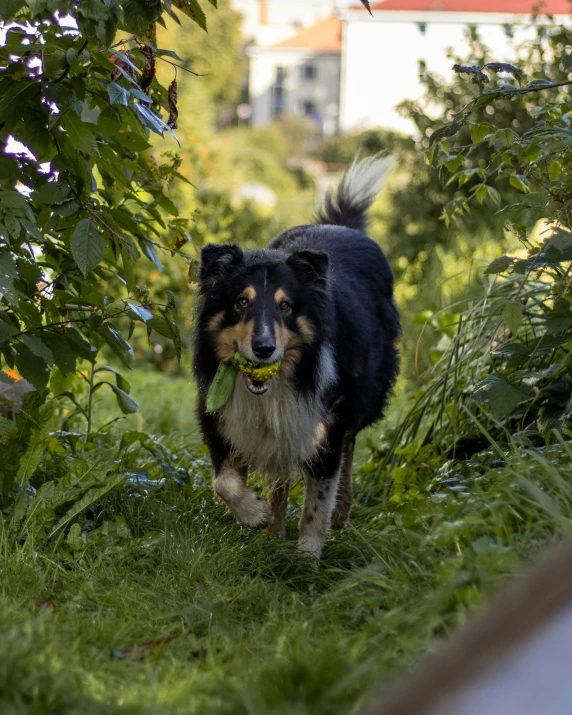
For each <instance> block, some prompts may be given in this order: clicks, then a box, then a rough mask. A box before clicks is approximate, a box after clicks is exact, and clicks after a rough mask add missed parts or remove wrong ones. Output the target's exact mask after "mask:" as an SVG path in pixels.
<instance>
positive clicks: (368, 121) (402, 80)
mask: <svg viewBox="0 0 572 715" xmlns="http://www.w3.org/2000/svg"><path fill="white" fill-rule="evenodd" d="M535 5H541V3H539V2H537V0H384V1H383V2H372V3H371V9H372V13H373V17H372V16H371V15H370V14H369V13H367V12H366V11H365V9H364V8H363V7H361V6H359V7H358V6H357V5H356V6H353V7H350V8H348V9H347V10H346V11H343V12H342V13H341V19H342V21H343V27H344V29H343V50H342V60H341V87H340V122H339V124H340V130H341V131H346V132H349V131H356V130H359V129H365V128H368V127H375V126H380V127H384V128H389V129H397V130H401V131H404V132H408V133H411V132H412V131H413V124H412V122H410V121H409V120H407V119H405V118H403V117H401V116H400V115H399V114H398V113H397V112H396V110H395V106H396V105H397V104H399V103H400V102H401V101H403V100H404V99H417V98H418V97H420V96H421V95H422V94H423V85H422V81H421V80H422V75H423V74H424V72H425V68H426V69H427V70H429V71H430V72H431V73H432V74H437V75H440V76H442V77H445V78H448V79H450V78H451V77H452V75H453V72H452V69H451V65H452V63H451V60H450V59H449V58H448V57H447V48H449V47H452V48H454V49H455V51H456V52H458V53H459V54H460V55H463V54H464V50H465V48H467V28H468V27H469V26H471V25H472V26H476V27H477V29H478V32H479V35H480V37H481V38H482V40H483V41H484V43H485V44H486V45H487V46H488V47H489V48H490V50H491V56H490V60H496V61H501V62H502V61H509V62H510V61H511V60H514V59H515V58H514V52H513V51H512V50H511V47H510V43H509V38H508V35H507V26H512V25H514V24H515V23H517V22H518V23H524V24H525V25H526V24H527V23H528V25H530V18H531V13H532V12H533V9H534V6H535ZM571 7H572V6H571V5H570V3H569V2H568V0H545V2H544V4H543V6H542V12H543V13H544V14H553V15H555V16H557V17H556V18H555V19H556V21H558V22H562V23H564V22H569V18H570V11H571ZM519 32H521V33H522V34H523V36H526V30H519ZM528 34H530V30H529V31H528Z"/></svg>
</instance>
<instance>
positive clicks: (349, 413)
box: [268, 156, 399, 431]
mask: <svg viewBox="0 0 572 715" xmlns="http://www.w3.org/2000/svg"><path fill="white" fill-rule="evenodd" d="M391 165H392V160H391V158H390V157H387V156H374V157H370V158H367V159H362V160H361V161H359V160H357V159H356V160H354V162H353V164H352V165H351V166H350V167H349V168H348V169H347V171H346V172H345V174H344V176H343V178H342V181H341V182H340V185H339V187H338V190H337V192H336V193H334V194H328V195H327V196H326V199H325V202H324V206H323V207H322V208H321V209H320V210H319V211H318V213H317V214H316V222H317V223H316V224H312V225H308V226H297V227H296V228H292V229H290V230H288V231H286V232H284V233H282V234H280V235H279V236H277V237H276V238H274V239H273V240H272V241H271V242H270V243H269V245H268V248H270V249H274V250H280V251H284V252H286V253H292V252H294V251H297V250H301V249H310V250H319V251H324V252H325V253H327V254H328V256H329V274H330V290H331V296H332V303H333V309H334V313H333V315H332V316H330V319H329V320H328V316H324V319H325V321H327V322H328V323H329V326H328V327H329V331H330V333H331V338H330V339H331V342H332V345H333V348H334V358H335V361H336V365H337V367H338V382H337V385H336V389H335V392H334V395H333V396H332V397H333V399H334V400H338V401H339V400H340V399H341V400H343V407H342V403H341V402H338V405H339V407H341V411H340V416H341V418H342V419H343V420H344V422H345V424H346V428H347V430H355V431H357V430H360V429H363V427H366V426H367V425H369V424H371V423H372V422H375V421H376V420H378V419H380V418H381V416H382V412H383V408H384V406H385V403H386V401H387V398H388V396H389V393H390V390H391V387H392V386H393V384H394V382H395V379H396V377H397V373H398V370H399V360H398V354H397V350H396V346H395V341H396V339H397V337H398V335H399V318H398V314H397V310H396V308H395V305H394V303H393V276H392V273H391V269H390V267H389V264H388V262H387V259H386V258H385V256H384V255H383V253H382V251H381V249H380V248H379V246H378V245H377V244H376V243H375V242H374V241H372V240H371V239H370V238H368V237H367V236H366V235H365V233H364V231H365V229H366V227H367V223H368V220H367V212H368V210H369V208H370V206H371V204H372V202H373V200H374V198H375V196H376V194H377V193H378V191H379V189H380V188H381V186H382V185H383V183H384V182H385V180H386V178H387V176H388V174H389V172H390V171H391Z"/></svg>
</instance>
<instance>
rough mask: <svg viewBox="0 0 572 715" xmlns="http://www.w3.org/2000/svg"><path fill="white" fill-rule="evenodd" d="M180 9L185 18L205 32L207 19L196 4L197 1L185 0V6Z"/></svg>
mask: <svg viewBox="0 0 572 715" xmlns="http://www.w3.org/2000/svg"><path fill="white" fill-rule="evenodd" d="M180 9H181V10H182V11H183V12H184V13H185V15H187V17H190V18H191V20H194V21H195V22H196V23H197V25H198V26H199V27H200V28H202V29H203V30H204V31H205V32H206V31H207V18H206V15H205V13H204V12H203V9H202V8H201V6H200V5H199V3H198V0H186V2H185V4H184V5H183V7H181V8H180Z"/></svg>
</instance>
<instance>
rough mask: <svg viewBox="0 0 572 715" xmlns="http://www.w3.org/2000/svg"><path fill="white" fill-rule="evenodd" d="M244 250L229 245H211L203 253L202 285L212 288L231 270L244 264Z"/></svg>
mask: <svg viewBox="0 0 572 715" xmlns="http://www.w3.org/2000/svg"><path fill="white" fill-rule="evenodd" d="M243 258H244V254H243V252H242V248H239V247H238V246H235V245H234V244H231V243H227V244H223V245H221V246H219V245H216V244H213V243H210V244H209V245H208V246H205V247H204V248H203V250H202V251H201V276H200V280H201V285H202V286H203V288H205V287H206V288H211V287H212V286H214V285H215V283H217V281H219V280H221V279H223V278H225V277H226V276H227V275H228V272H229V271H230V269H231V268H234V267H235V266H238V264H239V263H242V259H243Z"/></svg>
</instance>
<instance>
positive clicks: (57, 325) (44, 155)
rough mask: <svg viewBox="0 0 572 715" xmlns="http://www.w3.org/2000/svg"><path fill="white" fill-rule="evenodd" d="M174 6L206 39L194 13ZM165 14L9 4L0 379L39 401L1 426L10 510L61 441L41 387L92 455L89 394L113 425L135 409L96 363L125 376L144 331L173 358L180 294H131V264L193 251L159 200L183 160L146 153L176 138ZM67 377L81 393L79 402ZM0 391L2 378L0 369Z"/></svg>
mask: <svg viewBox="0 0 572 715" xmlns="http://www.w3.org/2000/svg"><path fill="white" fill-rule="evenodd" d="M212 4H213V5H215V6H216V0H212ZM174 5H175V6H176V7H177V8H178V9H180V10H181V11H182V12H183V13H184V14H186V15H188V16H189V17H190V18H191V19H192V20H193V21H194V22H196V23H197V24H198V25H200V26H201V27H202V28H203V29H206V21H205V16H204V13H203V11H202V9H201V8H200V6H199V4H198V2H197V0H178V1H177V2H176V3H174ZM167 15H170V16H171V17H172V18H173V19H175V20H177V16H176V13H175V10H174V9H173V8H172V7H171V4H170V3H169V4H168V5H165V6H163V5H162V4H160V3H157V4H149V3H148V2H145V1H143V0H141V1H140V0H124V1H121V2H118V1H117V0H112V2H101V1H100V0H86V2H82V3H80V4H77V3H74V2H70V1H69V0H55V1H52V0H48V1H41V2H24V0H12V1H11V2H9V3H7V4H5V5H4V8H3V22H2V27H3V29H4V30H6V33H7V34H6V44H5V45H4V46H3V47H2V48H1V49H0V130H1V136H2V140H3V151H2V154H1V155H0V355H1V357H0V367H8V368H10V369H11V370H13V369H16V370H17V372H18V374H19V375H21V376H23V377H24V378H26V379H27V380H28V381H29V382H30V383H32V385H33V386H34V387H35V389H36V392H35V393H33V394H32V395H28V396H27V398H26V403H25V405H24V409H23V410H22V412H21V413H20V414H19V415H18V419H17V421H16V424H15V425H14V424H13V423H10V422H8V421H7V420H6V419H4V418H1V419H0V437H2V438H3V439H2V441H1V443H0V482H1V484H2V499H3V504H4V505H5V506H6V505H7V504H8V503H10V501H11V500H12V498H14V497H15V495H16V494H20V495H24V497H26V494H27V493H26V491H25V487H26V485H27V484H28V482H29V480H30V477H31V475H32V474H33V472H34V470H35V469H37V467H38V465H39V464H40V461H41V459H42V456H43V454H44V453H45V450H46V445H47V443H48V442H50V440H52V441H53V439H55V438H54V437H50V436H49V433H50V427H51V429H52V430H53V429H54V421H53V413H54V410H55V409H56V408H55V406H54V404H53V403H51V402H50V403H46V404H44V403H45V400H46V397H47V395H48V391H49V390H51V392H52V394H56V395H58V394H59V395H60V396H61V398H62V399H67V400H70V401H71V402H72V403H73V405H75V407H76V408H77V409H76V412H75V414H81V415H84V416H85V422H84V425H83V426H84V430H85V431H84V432H83V435H80V436H81V437H82V439H81V441H80V442H81V448H82V449H86V448H87V449H89V448H92V447H93V446H94V445H95V444H96V441H97V439H96V437H95V436H94V435H93V433H92V403H93V395H94V393H96V392H97V391H98V390H100V389H101V388H105V389H110V390H112V391H113V393H114V394H115V396H116V398H117V403H118V406H119V408H120V409H121V411H122V412H123V413H125V414H129V413H132V412H133V411H135V410H136V409H137V403H136V401H135V400H134V398H133V397H132V396H131V395H130V387H129V383H128V381H127V380H126V379H125V377H124V376H123V375H122V374H121V373H120V372H119V371H118V370H117V368H116V367H110V366H108V365H104V364H101V361H100V355H101V353H102V351H103V350H105V351H106V354H109V355H114V356H115V359H116V360H117V363H118V365H122V367H123V368H127V369H130V368H131V365H132V363H133V357H134V354H133V350H132V348H131V346H130V344H129V339H130V338H131V336H132V334H133V330H134V327H135V324H136V323H140V324H142V326H144V329H145V332H146V333H147V335H148V336H151V335H152V334H153V333H155V334H158V335H161V336H164V337H166V338H168V339H169V340H171V341H172V343H173V345H174V348H175V351H176V353H177V355H178V356H179V357H180V353H181V339H180V335H179V328H178V327H177V325H176V323H175V321H174V310H175V298H174V295H173V294H172V293H171V292H169V291H168V290H167V291H165V292H164V293H163V295H162V296H161V297H160V298H159V297H158V296H156V295H155V294H154V293H152V292H151V291H150V289H149V288H148V287H147V286H138V285H137V282H136V277H137V262H138V261H139V259H146V260H147V261H148V262H150V264H152V265H154V266H155V268H156V269H157V270H158V271H161V270H162V268H163V266H162V262H161V258H160V252H161V251H170V252H171V255H172V252H173V251H177V250H179V249H180V248H181V247H182V246H183V245H185V244H186V243H187V242H188V240H189V221H190V218H185V217H182V216H180V214H179V210H178V209H177V207H176V205H175V204H174V202H173V201H172V199H171V198H170V196H169V192H170V187H171V185H172V184H173V182H176V181H178V180H182V179H183V177H182V175H181V174H180V172H179V165H180V159H179V157H178V156H177V155H176V154H173V153H171V154H167V155H166V161H164V162H163V163H160V162H158V161H156V160H155V159H154V158H153V156H152V155H151V154H150V153H149V151H148V149H149V148H150V146H151V144H150V133H155V134H158V135H160V136H163V135H164V134H167V135H172V137H175V134H174V128H175V127H176V124H177V83H176V79H175V78H173V81H172V82H171V84H170V85H169V88H168V89H167V88H165V87H163V86H162V85H161V84H160V83H159V82H158V80H157V77H156V66H157V64H158V63H160V62H161V61H163V60H164V61H167V62H168V63H169V64H172V63H173V61H174V62H175V64H176V63H177V62H178V61H179V58H178V56H177V55H176V53H175V52H173V51H172V50H170V49H161V48H160V47H158V46H157V43H156V24H157V22H164V19H163V16H165V17H166V16H167ZM173 77H175V75H174V73H173ZM187 260H190V259H189V258H187ZM85 365H87V366H88V369H87V371H86V370H85V369H84V367H82V366H85ZM80 368H81V369H80ZM76 371H77V374H78V375H80V378H83V379H84V380H85V382H86V383H87V387H88V390H87V393H88V394H87V399H86V401H85V402H84V403H82V401H81V400H80V398H79V392H78V388H77V387H75V384H76V383H74V381H73V380H72V379H71V376H72V375H74V374H75V373H76ZM109 376H111V378H112V380H109V379H101V378H107V377H109ZM0 380H1V381H2V382H9V381H11V380H12V378H11V377H9V376H8V375H7V373H6V372H1V371H0ZM48 386H49V390H48ZM75 428H76V429H77V425H76V427H75ZM79 448H80V447H79V445H77V444H75V445H73V450H74V451H75V450H76V449H79ZM81 459H83V457H82V458H81ZM72 471H73V470H72ZM108 471H109V470H108ZM70 474H71V472H70ZM111 481H113V479H111ZM61 484H62V482H61V480H60V486H61ZM15 486H16V489H15ZM70 488H71V485H70ZM93 488H95V486H94V487H93ZM14 489H15V490H14ZM68 491H69V490H68ZM72 491H73V490H72ZM76 492H77V490H76ZM69 494H71V492H69ZM69 494H68V496H69ZM60 496H61V497H62V498H63V492H62V493H61V495H60ZM24 497H22V498H24ZM26 498H27V497H26ZM81 503H82V500H81V499H80V500H79V502H78V504H81Z"/></svg>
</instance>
